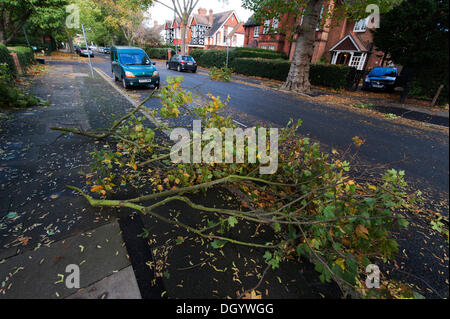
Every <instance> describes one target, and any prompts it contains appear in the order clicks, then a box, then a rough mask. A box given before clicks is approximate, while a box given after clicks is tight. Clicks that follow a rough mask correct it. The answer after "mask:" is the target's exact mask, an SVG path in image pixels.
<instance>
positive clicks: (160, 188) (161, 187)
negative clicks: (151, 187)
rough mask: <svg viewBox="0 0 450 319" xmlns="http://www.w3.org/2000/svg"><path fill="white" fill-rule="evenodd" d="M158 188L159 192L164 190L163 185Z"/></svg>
mask: <svg viewBox="0 0 450 319" xmlns="http://www.w3.org/2000/svg"><path fill="white" fill-rule="evenodd" d="M156 188H157V189H158V190H159V191H162V190H163V189H164V188H163V186H162V185H158V186H157V187H156Z"/></svg>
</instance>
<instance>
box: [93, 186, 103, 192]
mask: <svg viewBox="0 0 450 319" xmlns="http://www.w3.org/2000/svg"><path fill="white" fill-rule="evenodd" d="M102 189H103V186H102V185H94V186H92V188H91V192H97V193H98V192H99V191H100V190H102Z"/></svg>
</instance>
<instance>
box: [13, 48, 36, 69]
mask: <svg viewBox="0 0 450 319" xmlns="http://www.w3.org/2000/svg"><path fill="white" fill-rule="evenodd" d="M8 50H9V51H11V52H14V53H16V54H17V58H18V59H19V63H20V66H21V67H22V68H23V69H24V71H25V70H26V69H27V68H28V67H29V66H30V65H31V64H33V63H34V62H35V60H34V51H33V49H32V48H30V47H19V46H17V47H8Z"/></svg>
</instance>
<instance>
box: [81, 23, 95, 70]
mask: <svg viewBox="0 0 450 319" xmlns="http://www.w3.org/2000/svg"><path fill="white" fill-rule="evenodd" d="M81 29H83V36H84V43H85V44H86V49H87V52H88V58H89V67H90V69H91V75H92V77H94V71H93V70H92V63H91V53H90V52H89V46H88V43H87V39H86V32H84V25H83V24H82V25H81Z"/></svg>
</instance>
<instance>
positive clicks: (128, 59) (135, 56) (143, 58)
mask: <svg viewBox="0 0 450 319" xmlns="http://www.w3.org/2000/svg"><path fill="white" fill-rule="evenodd" d="M119 57H120V62H121V63H122V64H126V65H150V64H151V61H150V59H149V58H148V57H147V55H146V54H145V53H143V52H127V53H120V54H119Z"/></svg>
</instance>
